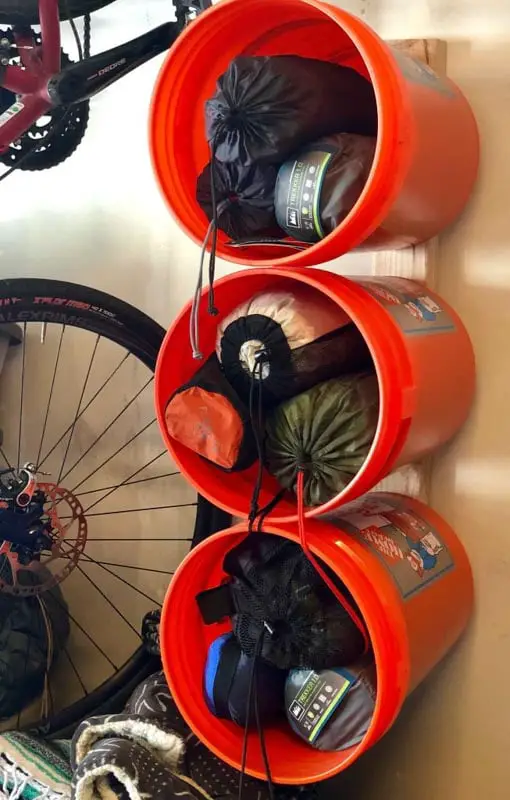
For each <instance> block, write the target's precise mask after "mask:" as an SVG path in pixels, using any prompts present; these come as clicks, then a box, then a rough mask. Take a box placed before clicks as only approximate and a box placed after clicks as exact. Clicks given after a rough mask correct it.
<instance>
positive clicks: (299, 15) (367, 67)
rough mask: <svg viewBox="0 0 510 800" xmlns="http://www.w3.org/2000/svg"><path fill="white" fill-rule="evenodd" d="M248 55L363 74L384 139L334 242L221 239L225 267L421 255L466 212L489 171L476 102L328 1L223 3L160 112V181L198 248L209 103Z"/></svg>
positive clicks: (196, 31) (192, 43) (156, 114)
mask: <svg viewBox="0 0 510 800" xmlns="http://www.w3.org/2000/svg"><path fill="white" fill-rule="evenodd" d="M240 55H244V56H251V55H299V56H304V57H308V58H316V59H320V60H323V61H331V62H334V63H337V64H340V65H343V66H348V67H352V68H354V69H356V70H357V71H358V72H360V73H361V74H363V75H364V76H365V77H367V78H369V79H370V80H371V82H372V84H373V86H374V90H375V94H376V100H377V112H378V128H379V132H378V139H377V148H376V153H375V158H374V163H373V165H372V170H371V172H370V175H369V178H368V181H367V184H366V186H365V189H364V191H363V193H362V194H361V196H360V198H359V200H358V201H357V203H356V205H355V206H354V208H353V209H352V211H351V212H350V214H349V215H348V216H347V217H346V219H345V220H344V221H343V222H342V223H341V224H340V225H339V226H338V227H337V228H336V229H335V230H334V231H333V232H332V233H331V234H329V235H328V236H326V238H324V239H323V240H322V241H320V242H318V243H317V244H314V245H312V246H311V247H308V248H306V249H304V250H297V251H294V250H292V249H288V248H278V249H275V248H274V247H271V249H269V248H267V247H265V248H264V247H263V246H261V245H256V246H249V247H246V248H235V249H233V248H232V247H229V246H228V244H227V241H228V238H227V237H226V235H225V234H224V233H222V232H221V231H220V232H219V236H218V246H217V253H218V255H221V257H222V258H226V259H228V260H230V261H236V262H238V263H241V264H245V265H257V266H271V265H273V264H275V265H277V266H283V265H293V266H298V265H299V266H315V265H316V264H321V263H324V262H326V261H330V260H331V259H333V258H337V257H338V256H341V255H343V254H344V253H346V252H348V251H350V250H352V249H354V248H359V247H363V248H364V249H392V248H398V247H405V246H408V245H414V244H416V243H417V242H420V241H424V240H425V239H428V238H431V237H433V236H435V235H436V234H438V233H439V232H440V231H441V230H442V229H444V228H445V227H446V226H447V225H449V224H450V223H451V222H452V221H453V220H454V219H455V218H456V217H457V215H458V214H459V213H460V212H461V211H462V209H463V207H464V205H465V203H466V201H467V200H468V198H469V195H470V193H471V189H472V187H473V183H474V180H475V177H476V173H477V169H478V159H479V145H478V133H477V127H476V122H475V119H474V117H473V114H472V111H471V108H470V106H469V104H468V102H467V100H466V99H465V97H464V96H463V95H462V93H461V92H460V91H459V89H458V88H457V87H456V86H455V85H454V84H453V83H452V82H451V81H450V80H448V79H447V78H440V77H438V76H437V75H436V74H435V73H434V72H433V71H432V70H431V69H430V68H429V67H428V66H426V65H424V64H423V63H421V62H420V61H417V60H416V59H414V58H412V57H410V56H408V55H406V54H404V53H402V52H400V51H397V50H395V49H392V48H391V47H389V46H388V45H387V44H385V43H384V42H383V41H382V40H381V39H380V38H379V37H378V36H377V34H376V33H375V32H374V31H372V30H371V29H370V28H369V27H368V26H367V25H366V24H365V23H364V22H362V21H361V20H360V19H358V18H357V17H354V16H352V14H349V13H348V12H347V11H344V10H342V9H340V8H337V7H335V6H332V5H329V4H328V3H323V2H321V0H277V2H275V0H242V2H239V0H222V2H221V3H218V5H216V6H214V7H212V8H211V9H209V10H208V11H207V12H206V13H204V14H203V15H200V16H199V17H198V19H197V20H195V21H194V22H193V23H192V24H191V25H190V26H189V28H187V29H186V30H185V32H184V33H183V34H182V35H181V36H180V37H179V39H178V40H177V42H176V43H175V44H174V46H173V47H172V49H171V50H170V52H169V55H168V57H167V59H166V61H165V63H164V65H163V67H162V70H161V73H160V76H159V79H158V82H157V85H156V89H155V93H154V97H153V103H152V113H151V122H150V138H151V150H152V158H153V164H154V169H155V172H156V175H157V179H158V182H159V184H160V187H161V189H162V192H163V195H164V197H165V198H166V201H167V203H168V205H169V207H170V209H171V211H172V212H173V214H174V215H175V217H176V219H177V220H178V222H179V223H180V224H181V226H182V227H183V229H184V230H185V231H186V233H187V234H188V235H189V236H191V237H192V238H193V239H194V240H195V241H196V242H198V243H200V244H202V242H203V240H204V238H205V234H206V230H207V227H208V220H207V219H206V216H205V214H204V213H203V212H202V210H201V208H200V206H199V205H198V203H197V201H196V197H195V192H196V182H197V177H198V176H199V175H200V173H201V172H202V170H203V168H204V167H205V165H206V163H207V162H208V161H209V158H210V152H209V147H208V143H207V140H206V136H205V115H204V105H205V101H206V100H207V99H209V98H210V97H212V96H213V95H214V92H215V87H216V81H217V79H218V77H219V76H220V75H222V74H223V73H224V72H225V70H226V69H227V67H228V65H229V63H230V61H231V60H232V59H234V58H236V57H237V56H240ZM332 102H334V98H332ZM339 132H340V131H331V133H339Z"/></svg>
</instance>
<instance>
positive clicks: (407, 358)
mask: <svg viewBox="0 0 510 800" xmlns="http://www.w3.org/2000/svg"><path fill="white" fill-rule="evenodd" d="M276 282H277V283H278V287H279V288H280V289H281V288H283V289H285V287H286V286H288V288H289V289H290V290H292V289H293V288H294V287H295V286H296V283H298V284H299V283H301V284H303V283H305V284H306V285H307V286H308V287H309V288H315V289H316V290H317V291H319V292H321V293H324V294H326V295H327V296H328V297H330V298H331V299H332V300H333V301H335V302H336V303H338V305H339V306H340V307H341V308H343V309H344V310H345V311H346V312H347V313H348V314H349V316H350V317H351V319H352V320H353V321H354V322H355V323H356V325H357V326H358V328H359V330H360V331H361V333H362V334H363V336H364V338H365V340H366V342H367V345H368V347H369V348H370V351H371V354H372V356H373V359H374V363H375V368H376V371H377V376H378V380H379V394H380V415H379V422H378V427H377V432H376V437H375V439H374V443H373V445H372V448H371V450H370V453H369V455H368V458H367V460H366V462H365V464H364V465H363V467H362V469H361V470H360V471H359V472H358V474H357V476H356V477H355V478H354V480H353V481H351V483H350V484H349V485H348V486H347V487H346V489H345V490H344V491H343V492H341V493H340V494H338V495H337V496H336V497H334V498H333V499H332V500H331V501H330V502H329V503H327V504H324V505H322V506H318V507H314V508H311V507H310V508H308V509H307V510H306V515H307V516H308V517H312V516H317V515H320V514H322V513H324V512H326V511H331V510H333V509H336V508H338V507H339V506H341V505H342V504H344V503H346V502H349V501H350V500H353V499H354V498H356V497H360V496H361V495H362V494H364V493H365V492H367V491H370V490H371V489H373V487H374V486H375V484H376V483H377V482H378V481H380V480H382V478H384V477H385V476H386V475H387V474H388V473H389V472H390V471H391V470H392V469H393V468H395V467H396V466H398V465H401V464H406V463H410V462H412V461H416V460H419V459H420V458H422V457H423V456H425V455H426V454H427V453H429V452H431V451H432V450H434V449H435V448H437V447H439V446H440V445H442V444H444V443H445V442H446V441H447V440H448V439H449V438H450V437H451V436H453V434H454V433H455V432H456V431H457V430H458V428H459V427H460V426H461V425H462V423H463V422H464V420H465V419H466V416H467V414H468V412H469V408H470V406H471V402H472V398H473V393H474V386H475V366H474V356H473V350H472V346H471V343H470V340H469V337H468V334H467V332H466V329H465V328H464V326H463V324H462V322H461V320H460V319H459V317H458V316H457V314H456V313H455V312H454V311H453V310H452V309H451V308H449V307H448V306H447V304H446V303H445V302H444V301H443V300H442V299H440V298H438V297H437V295H434V294H433V293H431V292H429V290H428V289H427V290H425V289H423V287H420V286H419V285H418V284H415V283H413V282H412V281H402V279H398V278H384V279H380V280H379V282H378V283H377V286H375V285H374V280H373V279H370V278H368V277H367V278H366V282H364V280H363V279H360V280H357V281H355V280H350V279H348V278H344V277H341V276H339V275H336V274H334V273H331V272H326V271H325V270H321V269H316V270H309V269H307V268H294V269H289V268H286V269H280V268H276V267H273V268H264V269H251V270H245V271H244V272H237V273H234V274H233V275H229V276H227V277H226V278H222V279H221V280H219V281H217V282H216V284H215V302H216V305H217V307H218V309H219V315H218V316H216V317H211V316H209V315H208V314H207V297H206V292H204V294H203V295H202V300H201V305H200V346H201V350H202V352H203V354H204V357H205V358H207V357H208V356H209V355H210V354H211V353H212V352H213V349H214V346H215V340H216V327H217V325H218V323H219V322H220V321H221V320H222V319H223V318H224V317H226V316H227V315H228V314H229V313H230V312H231V311H232V310H233V309H234V308H235V307H236V306H237V305H239V304H240V303H242V302H243V301H245V300H247V299H248V298H249V297H251V296H252V295H254V294H256V293H257V292H261V291H267V290H270V289H271V288H272V287H274V285H275V283H276ZM367 287H369V288H367ZM374 288H375V289H377V292H379V294H377V293H376V292H375V291H374ZM396 292H398V293H399V295H400V298H402V292H404V293H406V296H409V297H410V298H411V299H410V303H409V304H408V308H406V309H405V310H402V304H400V305H399V303H398V302H395V298H396V299H397V300H398V297H397V295H396ZM424 294H426V296H427V297H428V298H429V300H430V302H431V303H432V306H433V304H434V303H435V304H438V306H440V307H441V308H442V309H443V312H442V313H443V314H446V315H447V318H448V320H450V321H451V324H450V326H449V327H448V326H442V325H441V324H440V322H441V318H439V317H438V322H437V325H438V329H437V331H436V330H435V329H434V330H432V329H430V328H427V323H426V322H423V324H422V322H420V320H419V319H417V318H416V317H415V316H414V315H413V314H415V313H420V309H421V308H423V309H424V311H425V313H427V309H426V307H424V306H423V302H422V301H418V300H416V301H415V302H413V296H414V295H417V296H418V297H419V296H421V295H424ZM426 302H428V301H426ZM429 305H430V303H429ZM395 314H397V315H400V316H399V317H398V319H399V320H400V322H398V321H397V320H396V318H395ZM189 317H190V305H188V306H186V307H185V308H184V310H183V311H182V312H181V314H180V315H179V317H178V318H177V319H176V321H175V322H174V324H173V326H172V327H171V328H170V330H169V331H168V333H167V336H166V338H165V340H164V342H163V345H162V348H161V351H160V354H159V359H158V363H157V367H156V381H155V392H156V411H157V416H158V422H159V426H160V430H161V434H162V436H163V439H164V441H165V444H166V446H167V448H168V450H169V452H170V454H171V456H172V458H173V459H174V461H175V463H176V465H177V467H178V468H179V469H180V470H181V472H182V473H183V475H184V476H185V477H186V478H187V479H188V480H189V481H190V482H191V483H192V484H193V485H194V486H195V487H196V489H197V490H198V491H199V492H200V493H201V494H202V495H204V496H205V497H207V498H208V499H209V500H211V501H212V502H213V503H215V504H216V505H218V506H221V507H222V508H224V509H226V510H227V511H229V512H231V513H232V514H233V515H234V516H238V517H246V516H248V513H249V510H250V500H251V496H252V492H253V487H254V483H255V475H256V467H252V468H251V469H248V470H244V471H242V472H235V473H232V474H230V475H229V476H228V479H225V475H224V473H222V472H221V471H220V470H218V469H217V468H216V467H214V466H213V465H212V464H209V463H207V462H206V461H205V460H204V459H202V458H200V456H198V455H197V454H196V453H194V452H192V451H191V450H189V449H188V448H186V447H184V446H183V445H181V444H179V443H178V442H176V441H175V440H174V439H172V438H171V437H170V436H169V435H168V432H167V429H166V424H165V417H164V414H165V408H166V404H167V401H168V398H169V397H171V396H172V394H173V393H174V392H175V390H176V389H178V388H179V386H181V385H182V384H184V383H187V382H188V381H189V380H190V378H191V377H192V375H193V373H194V372H195V371H196V370H197V369H198V367H199V366H200V364H201V362H197V361H194V360H193V358H192V355H191V349H190V345H189ZM434 324H436V323H434ZM402 326H403V327H402ZM404 328H406V330H404ZM408 328H409V330H407V329H408ZM445 328H446V329H445ZM406 331H407V332H406ZM279 489H280V486H279V484H278V483H277V481H276V480H275V479H274V478H273V477H272V476H270V475H269V474H268V473H265V474H264V480H263V484H262V491H261V494H260V505H261V507H263V506H265V505H266V504H267V503H269V501H270V500H272V499H273V497H274V495H275V494H276V493H277V492H278V491H279ZM271 519H272V520H274V521H278V522H281V521H289V520H295V519H296V503H295V498H294V496H293V495H291V494H290V493H289V494H288V495H287V496H286V497H285V498H284V499H283V500H281V502H280V503H279V504H278V505H277V507H276V509H275V510H274V511H273V512H272V514H271Z"/></svg>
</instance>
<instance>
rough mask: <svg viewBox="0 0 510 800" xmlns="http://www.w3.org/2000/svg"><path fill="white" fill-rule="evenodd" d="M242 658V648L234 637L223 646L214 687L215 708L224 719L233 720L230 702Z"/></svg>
mask: <svg viewBox="0 0 510 800" xmlns="http://www.w3.org/2000/svg"><path fill="white" fill-rule="evenodd" d="M240 657H241V648H240V647H239V644H238V642H237V640H236V639H234V637H233V636H232V637H231V638H230V639H228V640H227V642H226V643H225V644H224V645H223V648H222V651H221V657H220V663H219V665H218V670H217V673H216V677H215V679H214V686H213V701H214V707H215V709H216V713H217V715H218V716H219V717H222V718H223V719H232V715H231V713H230V708H229V704H228V700H229V697H230V690H231V688H232V684H233V682H234V677H235V674H236V671H237V666H238V664H239V659H240Z"/></svg>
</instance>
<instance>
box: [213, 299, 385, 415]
mask: <svg viewBox="0 0 510 800" xmlns="http://www.w3.org/2000/svg"><path fill="white" fill-rule="evenodd" d="M216 352H217V355H218V358H219V360H220V362H221V364H222V368H223V371H224V373H225V377H226V378H227V379H228V381H229V382H230V384H231V385H232V386H233V387H234V389H235V390H236V392H237V393H238V394H239V396H240V397H241V398H242V399H243V400H244V401H245V402H248V399H249V396H250V392H251V391H253V390H254V391H255V392H256V394H258V392H259V391H260V392H261V393H262V405H263V407H264V408H266V409H267V408H271V407H273V406H275V405H277V404H278V403H281V402H282V401H283V400H286V399H288V398H290V397H294V396H295V395H297V394H300V393H301V392H303V391H305V390H306V389H308V388H310V387H311V386H314V385H315V384H317V383H319V382H321V381H324V380H327V379H328V378H333V377H335V376H337V375H341V374H342V373H348V372H355V371H360V370H365V369H369V368H370V366H371V364H372V359H371V356H370V352H369V350H368V347H367V345H366V343H365V341H364V339H363V337H362V335H361V333H360V332H359V330H358V329H357V327H356V326H355V325H354V324H353V323H351V321H350V318H349V317H348V315H347V314H346V313H345V312H344V311H343V310H342V309H341V308H340V307H339V306H338V305H336V304H335V303H333V301H332V300H330V299H329V298H328V297H326V296H325V295H323V294H321V293H320V292H317V291H316V290H314V289H310V288H308V287H306V286H303V287H296V288H295V289H293V290H292V291H285V290H280V289H279V288H278V286H275V288H274V290H273V291H271V292H264V293H261V294H258V295H255V296H254V297H252V298H251V299H250V300H248V301H247V302H245V303H241V305H239V306H238V307H237V308H236V309H234V311H233V312H232V313H231V314H229V315H228V316H227V317H225V319H224V320H223V321H222V322H221V323H220V325H219V326H218V333H217V338H216ZM253 383H255V386H254V387H253V386H252V384H253Z"/></svg>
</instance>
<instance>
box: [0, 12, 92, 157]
mask: <svg viewBox="0 0 510 800" xmlns="http://www.w3.org/2000/svg"><path fill="white" fill-rule="evenodd" d="M33 37H34V42H35V44H36V45H40V44H41V36H40V34H38V33H35V32H33ZM3 38H6V39H9V41H11V42H12V43H13V50H12V53H13V54H12V57H11V58H10V60H9V63H10V64H15V65H17V66H19V65H20V58H19V56H18V54H17V53H16V51H15V43H14V37H13V33H12V30H10V29H2V28H0V39H3ZM61 54H62V55H61V58H62V67H65V66H67V65H68V64H71V63H72V62H71V59H70V58H69V56H68V55H67V54H66V53H65V52H64V51H63V50H62V51H61ZM15 100H16V96H15V95H14V94H12V93H11V92H8V91H6V90H1V89H0V114H1V113H2V111H5V110H6V109H7V108H8V107H9V106H10V105H12V103H14V102H15ZM89 108H90V103H89V101H88V100H84V101H83V102H81V103H77V104H76V105H74V106H70V107H69V108H65V107H63V106H57V107H55V108H50V109H49V110H48V111H47V112H46V114H45V115H44V116H42V117H40V118H39V120H37V122H36V123H34V125H32V127H31V128H29V129H28V130H27V131H26V133H24V134H23V136H21V137H20V138H19V139H17V140H16V141H15V142H12V143H11V144H10V146H9V147H8V149H7V150H6V151H5V152H3V153H0V162H1V163H3V164H5V165H6V166H7V167H17V168H18V169H22V170H32V171H33V170H43V169H50V168H51V167H56V166H57V165H58V164H61V163H62V162H63V161H65V160H66V159H67V158H69V156H71V155H72V154H73V153H74V151H75V150H76V148H77V147H78V145H79V144H80V142H81V140H82V139H83V137H84V135H85V131H86V130H87V125H88V121H89ZM50 134H51V135H50ZM28 153H31V155H29V156H27V154H28ZM22 159H23V161H22Z"/></svg>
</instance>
